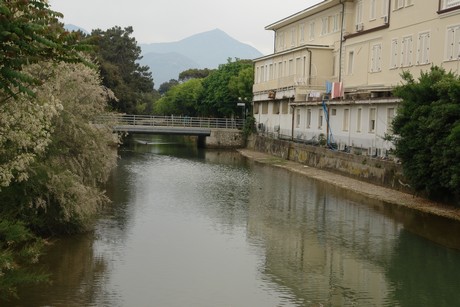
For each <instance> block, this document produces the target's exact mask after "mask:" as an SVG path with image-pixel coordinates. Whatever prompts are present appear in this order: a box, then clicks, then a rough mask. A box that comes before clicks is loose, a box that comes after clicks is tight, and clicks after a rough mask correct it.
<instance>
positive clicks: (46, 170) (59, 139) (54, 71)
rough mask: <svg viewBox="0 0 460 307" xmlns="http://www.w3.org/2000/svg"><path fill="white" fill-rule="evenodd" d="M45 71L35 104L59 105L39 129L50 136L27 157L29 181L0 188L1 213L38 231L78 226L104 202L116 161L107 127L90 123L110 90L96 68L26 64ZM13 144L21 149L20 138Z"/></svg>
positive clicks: (68, 229) (102, 109)
mask: <svg viewBox="0 0 460 307" xmlns="http://www.w3.org/2000/svg"><path fill="white" fill-rule="evenodd" d="M43 72H47V73H49V74H50V75H52V76H53V77H52V78H50V79H49V80H48V81H47V82H46V83H45V84H44V85H42V86H41V87H40V88H37V89H36V98H34V99H36V104H37V105H45V104H46V102H47V101H53V100H57V101H59V105H60V108H58V112H57V113H56V114H55V115H54V116H53V117H52V118H51V119H50V125H49V126H47V127H46V130H45V131H43V130H42V132H43V133H44V135H46V137H47V139H48V141H47V143H46V144H44V145H43V149H42V150H41V151H36V152H35V155H36V156H37V158H36V159H33V160H32V161H29V167H28V169H27V170H28V172H27V180H21V181H19V180H12V181H10V184H9V185H8V186H7V187H5V188H3V189H2V190H1V193H0V203H1V204H5V205H3V206H2V207H1V208H0V216H2V217H8V218H10V219H12V220H22V221H27V225H28V226H29V227H31V228H32V229H33V230H35V231H37V232H43V233H63V232H74V231H79V230H81V229H83V228H84V227H85V226H87V225H88V222H89V221H90V220H91V218H92V216H93V215H94V213H95V212H96V210H97V209H98V208H99V207H100V206H101V205H102V204H104V203H105V202H107V201H108V200H107V198H106V196H105V195H104V193H103V191H102V189H101V186H102V185H103V184H104V183H105V181H106V179H107V178H108V175H109V172H110V170H111V169H112V167H113V166H114V164H115V161H116V150H115V149H113V148H111V147H110V145H114V144H115V141H116V140H114V138H113V135H112V131H111V129H110V128H109V127H98V126H94V125H92V124H91V120H92V119H93V118H94V116H96V115H98V114H101V113H103V112H105V106H106V105H107V99H108V98H109V97H110V92H107V90H106V89H105V88H104V87H102V86H101V84H100V83H101V80H100V78H99V75H98V74H97V72H96V71H95V70H93V69H91V68H89V67H87V66H84V65H82V64H78V65H77V64H64V63H62V64H60V65H58V66H55V65H52V64H49V65H46V64H44V63H43V64H42V65H35V66H33V67H31V68H30V73H31V74H38V73H43ZM23 99H24V100H27V99H31V98H28V97H26V96H24V97H23ZM20 102H21V101H18V103H17V104H16V105H21V104H22V103H20ZM18 110H20V109H18ZM21 112H24V111H23V110H21ZM36 115H37V117H38V118H40V117H42V116H43V113H37V114H36ZM41 129H44V128H43V127H41ZM31 130H32V129H31ZM24 138H27V135H24ZM10 144H11V143H10ZM15 146H16V147H15V148H10V150H11V151H12V152H13V153H14V151H18V152H20V151H21V142H20V140H18V141H17V144H15Z"/></svg>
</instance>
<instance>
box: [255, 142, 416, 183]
mask: <svg viewBox="0 0 460 307" xmlns="http://www.w3.org/2000/svg"><path fill="white" fill-rule="evenodd" d="M248 148H249V149H253V150H256V151H260V152H264V153H268V154H270V155H273V156H276V157H280V158H283V159H287V160H291V161H295V162H299V163H302V164H306V165H308V166H311V167H316V168H320V169H324V170H327V171H331V172H335V173H338V174H341V175H345V176H349V177H352V178H355V179H358V180H363V181H366V182H370V183H373V184H378V185H381V186H384V187H388V188H391V189H396V190H401V191H406V192H410V189H409V187H408V186H407V185H406V184H405V180H404V177H403V175H402V168H401V165H400V164H397V163H395V162H393V161H388V160H382V159H376V158H372V157H370V156H365V155H356V154H350V153H345V152H340V151H334V150H330V149H328V148H324V147H319V146H311V145H305V144H300V143H295V142H290V141H284V140H278V139H272V138H267V137H264V136H259V135H253V136H252V137H251V138H250V140H249V142H248Z"/></svg>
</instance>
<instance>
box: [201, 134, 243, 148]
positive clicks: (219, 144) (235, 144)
mask: <svg viewBox="0 0 460 307" xmlns="http://www.w3.org/2000/svg"><path fill="white" fill-rule="evenodd" d="M244 145H245V144H244V138H243V132H242V131H241V130H236V129H211V135H210V136H208V137H206V138H205V146H204V147H206V148H221V149H225V148H228V149H230V148H242V147H244ZM198 146H200V137H198Z"/></svg>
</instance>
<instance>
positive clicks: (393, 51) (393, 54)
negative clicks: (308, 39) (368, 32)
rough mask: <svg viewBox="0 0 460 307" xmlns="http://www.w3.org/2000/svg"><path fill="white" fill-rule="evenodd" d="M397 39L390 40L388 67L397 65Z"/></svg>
mask: <svg viewBox="0 0 460 307" xmlns="http://www.w3.org/2000/svg"><path fill="white" fill-rule="evenodd" d="M398 53H399V49H398V39H397V38H394V39H392V40H391V54H390V69H392V68H397V67H398Z"/></svg>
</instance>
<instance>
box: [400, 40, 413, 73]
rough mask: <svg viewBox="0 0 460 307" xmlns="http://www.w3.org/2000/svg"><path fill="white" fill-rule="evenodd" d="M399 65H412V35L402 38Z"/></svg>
mask: <svg viewBox="0 0 460 307" xmlns="http://www.w3.org/2000/svg"><path fill="white" fill-rule="evenodd" d="M401 45H402V46H401V67H409V66H412V36H406V37H403V38H402V44H401Z"/></svg>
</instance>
